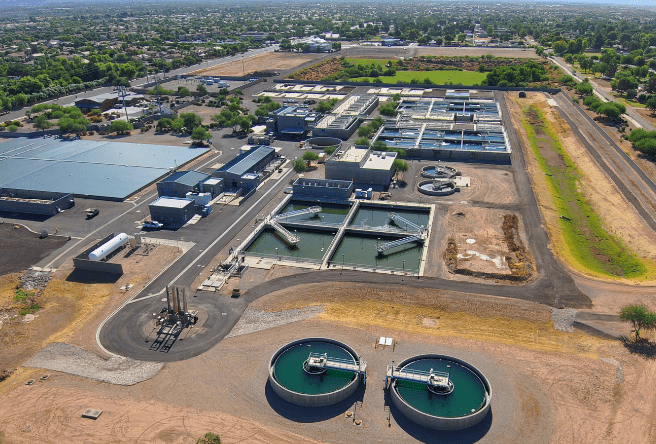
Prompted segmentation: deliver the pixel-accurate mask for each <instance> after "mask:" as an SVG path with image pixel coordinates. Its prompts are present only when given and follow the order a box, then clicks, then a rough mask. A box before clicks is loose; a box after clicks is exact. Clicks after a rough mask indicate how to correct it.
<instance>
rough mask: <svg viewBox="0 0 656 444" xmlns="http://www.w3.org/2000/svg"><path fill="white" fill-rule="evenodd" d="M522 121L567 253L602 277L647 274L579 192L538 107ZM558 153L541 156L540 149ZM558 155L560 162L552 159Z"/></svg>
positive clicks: (569, 165)
mask: <svg viewBox="0 0 656 444" xmlns="http://www.w3.org/2000/svg"><path fill="white" fill-rule="evenodd" d="M523 112H524V116H525V118H524V119H522V124H523V126H524V128H525V129H526V134H527V135H528V139H529V142H530V144H531V148H532V151H533V154H534V155H535V157H536V159H537V161H538V163H539V164H540V168H541V169H542V171H544V173H545V174H546V176H547V183H548V185H549V189H550V191H551V195H552V197H553V203H554V206H555V207H556V208H557V210H558V213H559V214H561V215H562V216H564V217H565V218H567V219H563V218H561V219H560V220H559V222H560V227H561V230H562V235H563V238H564V241H565V244H566V245H567V248H568V249H569V252H570V254H571V255H572V257H573V258H574V260H575V261H576V262H578V263H579V264H580V265H581V266H582V267H583V268H585V269H587V270H588V271H591V272H593V273H595V274H601V275H605V276H613V277H624V278H637V277H640V276H643V275H644V274H645V273H647V271H648V270H647V267H646V265H645V264H644V263H643V262H642V261H641V260H640V259H639V258H638V257H637V256H636V255H635V254H634V253H633V252H631V250H630V249H629V248H628V247H627V246H626V245H625V244H624V242H623V241H622V240H621V239H619V238H617V237H615V236H613V235H612V234H610V233H608V232H607V231H606V229H605V228H604V226H603V222H602V220H601V218H600V217H599V215H598V214H597V213H596V212H595V211H594V209H593V208H592V206H591V205H590V203H589V202H588V201H587V200H586V198H585V195H584V193H583V192H582V186H581V183H580V180H579V178H580V177H581V175H582V173H581V172H580V171H579V170H578V168H577V167H576V165H575V164H574V162H572V160H571V158H570V157H569V156H568V154H567V152H565V150H564V149H563V148H562V146H561V145H560V142H559V141H558V137H557V136H556V135H555V133H554V132H553V130H552V129H551V128H550V127H549V124H548V122H547V121H546V119H545V118H544V115H543V114H542V113H541V112H540V110H539V109H538V108H537V107H535V106H531V107H527V108H525V109H524V110H523ZM546 150H552V151H554V152H555V153H556V154H557V156H555V157H554V156H549V157H548V159H550V160H547V157H545V156H543V154H542V153H543V151H544V152H546ZM554 158H559V159H561V160H562V163H561V162H559V161H557V160H553V159H554Z"/></svg>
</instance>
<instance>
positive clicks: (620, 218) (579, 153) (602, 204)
mask: <svg viewBox="0 0 656 444" xmlns="http://www.w3.org/2000/svg"><path fill="white" fill-rule="evenodd" d="M506 98H507V99H508V100H507V103H508V108H509V111H510V114H511V118H512V120H513V124H514V126H515V128H516V129H517V132H518V136H519V137H520V138H521V140H522V145H523V146H524V147H525V150H526V151H525V155H526V156H525V158H526V161H527V164H528V169H529V174H530V175H531V178H532V182H533V187H534V189H535V191H536V194H537V197H538V201H539V203H540V207H541V210H542V213H543V215H544V219H545V222H546V225H547V228H548V230H549V233H550V237H551V241H552V242H553V243H554V248H553V249H554V252H555V254H556V256H559V257H561V258H563V259H565V261H566V262H567V263H568V264H569V265H570V266H572V267H573V268H574V269H575V270H576V271H577V272H580V273H585V271H584V270H582V269H580V267H577V264H576V263H575V261H574V259H573V258H571V257H570V255H569V253H568V249H567V247H566V245H565V244H564V240H563V238H562V236H561V235H560V227H559V225H558V220H559V218H560V214H559V213H558V212H557V210H556V208H555V207H554V206H553V200H552V195H551V191H550V189H549V186H548V184H547V181H546V178H545V175H544V172H543V171H542V169H541V168H540V167H539V165H538V164H537V161H536V159H535V157H534V155H533V153H532V151H531V149H530V144H529V141H528V139H527V137H526V133H525V131H524V128H523V126H522V123H521V119H522V110H521V107H526V106H529V105H532V104H535V105H536V106H537V107H538V108H539V109H540V110H541V111H542V113H543V114H544V116H545V118H546V119H547V121H548V122H549V124H550V125H551V127H552V129H553V130H554V132H555V133H556V135H557V136H558V138H559V141H560V142H561V145H562V147H563V149H564V150H565V151H566V152H567V154H568V155H569V156H570V158H571V159H572V161H573V162H574V163H575V164H576V166H577V167H578V169H579V170H580V172H581V175H580V183H581V186H582V188H583V190H584V193H585V196H586V198H587V199H588V201H589V202H590V203H591V205H592V207H593V208H594V210H595V211H596V212H597V214H598V215H599V216H600V218H601V219H602V220H603V222H604V223H605V224H606V225H607V226H608V227H609V230H608V231H609V232H612V233H613V235H615V236H617V237H619V238H620V239H621V240H622V241H624V242H625V243H626V244H627V245H628V246H629V248H630V249H631V250H632V251H634V252H635V253H636V254H638V255H639V256H640V257H641V258H643V259H644V260H646V261H649V262H651V261H653V260H654V258H656V247H655V246H656V244H655V243H654V241H656V239H655V238H654V233H653V232H652V231H651V230H650V229H649V227H648V226H647V225H646V224H645V223H644V221H643V219H642V218H641V217H640V216H639V214H638V213H637V212H636V211H635V208H633V207H632V206H631V205H630V204H629V203H628V201H627V200H626V199H625V198H624V196H623V195H622V194H621V193H620V191H619V189H618V188H617V187H616V185H615V184H614V183H613V182H612V181H611V180H610V178H609V177H608V176H607V175H606V174H605V173H604V172H603V171H602V170H601V168H600V167H599V166H598V165H597V163H596V162H595V161H594V160H593V159H592V158H591V157H590V155H589V154H588V152H587V150H586V149H585V147H584V146H583V145H582V143H581V142H580V141H579V140H578V138H577V137H576V136H575V135H574V133H573V132H572V130H571V128H570V127H569V126H568V125H567V123H566V122H565V121H564V120H563V119H562V118H561V117H560V115H558V113H557V111H556V110H555V109H554V108H553V107H551V106H550V105H549V104H548V103H547V101H546V98H545V96H544V94H542V93H527V97H526V98H525V99H517V98H516V97H515V95H514V94H509V93H506ZM641 283H643V284H649V282H644V281H641Z"/></svg>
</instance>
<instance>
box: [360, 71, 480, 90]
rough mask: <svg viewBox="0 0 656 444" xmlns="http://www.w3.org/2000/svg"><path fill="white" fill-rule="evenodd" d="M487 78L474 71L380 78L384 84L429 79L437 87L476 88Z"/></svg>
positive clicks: (398, 72) (412, 73)
mask: <svg viewBox="0 0 656 444" xmlns="http://www.w3.org/2000/svg"><path fill="white" fill-rule="evenodd" d="M486 76H487V74H486V73H482V72H472V71H456V70H449V71H397V72H396V75H395V76H380V79H381V80H382V81H383V83H399V82H401V81H403V82H410V80H412V79H418V80H419V81H420V82H423V81H424V79H426V78H428V79H430V81H431V82H432V83H434V84H436V85H447V84H454V85H469V86H475V85H480V84H481V82H482V81H483V80H484V79H485V77H486ZM351 80H353V81H355V82H365V81H368V82H371V81H373V78H371V77H360V78H356V79H351Z"/></svg>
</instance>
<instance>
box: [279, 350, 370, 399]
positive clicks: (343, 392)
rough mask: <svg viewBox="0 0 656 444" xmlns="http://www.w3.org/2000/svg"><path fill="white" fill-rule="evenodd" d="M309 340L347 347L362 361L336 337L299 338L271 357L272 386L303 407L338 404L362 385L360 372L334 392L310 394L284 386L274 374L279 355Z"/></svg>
mask: <svg viewBox="0 0 656 444" xmlns="http://www.w3.org/2000/svg"><path fill="white" fill-rule="evenodd" d="M308 341H321V342H328V343H331V344H335V345H338V346H340V347H342V348H343V349H345V350H346V351H348V352H349V353H350V354H351V355H353V357H354V358H355V360H356V362H358V363H359V362H360V356H359V355H358V354H357V353H356V352H355V351H354V350H353V349H352V348H351V347H349V346H348V345H346V344H344V343H342V342H339V341H335V340H334V339H328V338H304V339H299V340H297V341H294V342H290V343H289V344H287V345H285V346H284V347H282V348H281V349H280V350H278V351H277V352H275V353H274V354H273V356H272V357H271V360H270V361H269V384H271V388H272V389H273V391H274V392H276V394H277V395H278V396H280V397H281V398H282V399H284V400H285V401H287V402H291V403H292V404H296V405H300V406H303V407H324V406H327V405H331V404H337V403H338V402H341V401H343V400H345V399H346V398H348V397H349V396H351V395H352V394H353V393H355V391H356V390H357V388H358V386H359V385H360V375H358V374H356V375H355V379H353V381H351V382H350V383H349V384H348V385H347V386H346V387H343V388H341V389H339V390H336V391H334V392H330V393H322V394H320V395H308V394H304V393H298V392H294V391H291V390H289V389H288V388H286V387H283V386H282V385H281V384H280V383H278V381H277V380H276V378H275V376H273V365H274V363H275V362H276V359H278V356H280V354H281V353H282V352H284V351H286V350H287V349H288V348H290V347H293V346H295V345H298V344H302V343H304V342H308Z"/></svg>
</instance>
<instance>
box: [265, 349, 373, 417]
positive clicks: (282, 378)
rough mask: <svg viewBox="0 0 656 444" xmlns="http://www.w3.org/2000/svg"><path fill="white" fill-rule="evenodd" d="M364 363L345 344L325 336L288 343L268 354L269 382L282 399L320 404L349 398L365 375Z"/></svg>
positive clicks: (294, 402)
mask: <svg viewBox="0 0 656 444" xmlns="http://www.w3.org/2000/svg"><path fill="white" fill-rule="evenodd" d="M365 367H366V364H365V363H364V362H363V361H362V360H361V359H360V357H359V356H358V355H357V354H356V353H355V351H354V350H353V349H351V348H350V347H349V346H347V345H346V344H343V343H341V342H339V341H335V340H333V339H327V338H307V339H301V340H298V341H294V342H291V343H289V344H287V345H285V346H284V347H282V348H281V349H280V350H278V351H277V352H276V353H274V355H273V356H272V357H271V361H270V362H269V383H270V384H271V387H272V388H273V390H274V391H275V392H276V393H277V394H278V396H280V397H281V398H283V399H284V400H286V401H288V402H291V403H293V404H296V405H301V406H308V407H321V406H326V405H330V404H335V403H338V402H340V401H342V400H344V399H346V398H348V397H349V396H350V395H351V394H353V392H355V390H356V389H357V388H358V385H359V384H360V380H361V379H363V378H364V375H365V373H364V371H365Z"/></svg>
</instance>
